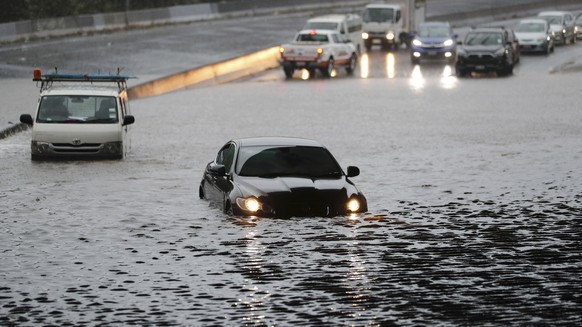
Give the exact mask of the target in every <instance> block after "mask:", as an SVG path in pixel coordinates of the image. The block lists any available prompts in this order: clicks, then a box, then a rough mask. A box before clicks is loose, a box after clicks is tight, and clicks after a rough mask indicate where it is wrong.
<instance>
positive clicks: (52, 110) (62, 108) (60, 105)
mask: <svg viewBox="0 0 582 327" xmlns="http://www.w3.org/2000/svg"><path fill="white" fill-rule="evenodd" d="M36 121H37V122H38V123H64V122H66V123H82V124H108V123H109V124H114V123H117V122H118V116H117V104H116V101H115V97H111V96H77V95H47V96H43V97H42V98H41V100H40V106H39V109H38V114H37V117H36Z"/></svg>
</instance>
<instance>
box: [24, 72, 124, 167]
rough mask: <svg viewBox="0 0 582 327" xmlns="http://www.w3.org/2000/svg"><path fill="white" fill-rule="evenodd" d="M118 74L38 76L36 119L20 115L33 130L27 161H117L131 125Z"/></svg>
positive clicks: (122, 152)
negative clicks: (95, 159)
mask: <svg viewBox="0 0 582 327" xmlns="http://www.w3.org/2000/svg"><path fill="white" fill-rule="evenodd" d="M128 78H130V77H129V76H121V75H69V74H57V73H55V74H47V75H42V74H41V72H40V70H38V69H37V70H35V73H34V79H33V81H36V82H37V83H38V82H40V88H41V93H40V98H39V101H38V106H37V109H36V115H35V116H34V118H33V116H31V115H30V114H23V115H21V116H20V121H21V122H22V123H25V124H28V125H30V126H32V141H31V158H32V160H38V159H59V158H63V159H77V158H104V159H121V158H123V157H124V156H125V155H126V153H127V152H128V151H129V149H130V147H131V140H130V138H129V132H130V126H129V125H131V124H133V123H134V121H135V118H134V117H133V116H132V115H131V113H130V110H129V101H128V98H127V91H126V90H127V86H126V81H127V79H128Z"/></svg>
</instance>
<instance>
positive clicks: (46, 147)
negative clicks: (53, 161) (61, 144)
mask: <svg viewBox="0 0 582 327" xmlns="http://www.w3.org/2000/svg"><path fill="white" fill-rule="evenodd" d="M50 151H51V146H50V143H46V142H39V141H32V142H31V143H30V152H31V153H32V154H45V153H49V152H50Z"/></svg>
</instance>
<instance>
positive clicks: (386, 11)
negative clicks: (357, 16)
mask: <svg viewBox="0 0 582 327" xmlns="http://www.w3.org/2000/svg"><path fill="white" fill-rule="evenodd" d="M363 19H364V22H366V23H369V22H374V23H384V22H390V23H391V22H392V20H393V19H394V10H393V9H390V8H366V10H365V11H364V17H363Z"/></svg>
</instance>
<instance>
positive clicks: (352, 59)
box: [346, 53, 358, 75]
mask: <svg viewBox="0 0 582 327" xmlns="http://www.w3.org/2000/svg"><path fill="white" fill-rule="evenodd" d="M357 65H358V56H356V54H355V53H352V56H351V57H350V63H349V65H348V66H347V67H346V72H347V73H348V75H351V74H353V73H354V71H355V70H356V66H357Z"/></svg>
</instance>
